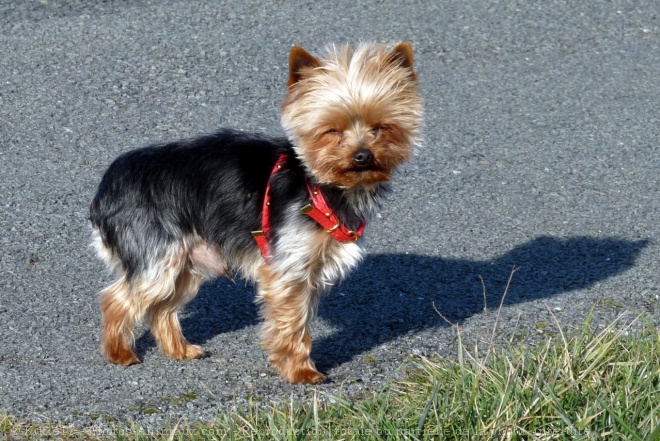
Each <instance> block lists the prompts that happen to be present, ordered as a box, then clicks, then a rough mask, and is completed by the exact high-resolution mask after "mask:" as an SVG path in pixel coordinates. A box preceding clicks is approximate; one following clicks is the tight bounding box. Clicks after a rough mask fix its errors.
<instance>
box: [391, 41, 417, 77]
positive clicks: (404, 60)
mask: <svg viewBox="0 0 660 441" xmlns="http://www.w3.org/2000/svg"><path fill="white" fill-rule="evenodd" d="M390 60H392V62H393V63H398V64H399V65H400V66H401V67H404V68H406V69H409V70H410V74H411V76H412V77H413V78H414V77H415V73H414V71H413V49H412V45H411V44H410V43H408V42H407V41H404V42H401V43H399V44H397V45H396V47H395V48H394V49H392V52H391V53H390Z"/></svg>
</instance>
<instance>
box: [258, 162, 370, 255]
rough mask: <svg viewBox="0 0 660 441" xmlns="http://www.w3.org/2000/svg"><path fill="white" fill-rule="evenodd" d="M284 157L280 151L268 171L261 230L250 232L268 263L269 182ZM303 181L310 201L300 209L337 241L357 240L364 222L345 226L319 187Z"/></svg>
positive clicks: (281, 165)
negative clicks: (356, 225) (351, 226)
mask: <svg viewBox="0 0 660 441" xmlns="http://www.w3.org/2000/svg"><path fill="white" fill-rule="evenodd" d="M286 159H287V155H286V153H282V154H281V155H280V157H279V158H278V159H277V162H276V163H275V166H274V167H273V171H272V172H271V173H270V178H269V179H268V185H267V186H266V193H265V195H264V204H263V208H262V211H261V230H259V231H253V232H252V236H254V240H255V241H256V242H257V246H259V249H260V250H261V255H262V256H263V257H264V260H266V263H270V258H271V257H272V254H271V250H270V183H271V181H272V180H273V176H275V174H276V173H277V172H278V171H280V170H281V169H282V167H283V166H284V163H285V162H286ZM305 183H306V184H307V191H308V192H309V196H310V198H311V199H312V203H311V204H308V205H305V206H304V207H302V208H301V209H300V211H301V212H303V213H304V214H306V215H307V216H309V217H311V218H312V219H314V220H315V221H316V223H318V224H319V225H320V226H321V227H323V229H324V230H325V231H326V233H328V234H330V235H331V236H332V237H333V238H335V240H337V241H339V242H354V241H356V240H358V239H359V238H360V236H362V233H363V232H364V228H365V227H366V224H364V223H363V224H361V225H360V226H359V228H358V229H357V230H356V231H352V230H349V229H348V228H346V226H345V225H344V224H342V223H341V221H340V220H339V218H338V217H337V215H336V214H335V213H334V212H333V211H332V210H331V209H330V207H329V206H328V204H327V202H326V201H325V198H324V197H323V192H322V191H321V188H320V187H319V186H318V185H316V184H310V183H309V181H308V180H307V179H305Z"/></svg>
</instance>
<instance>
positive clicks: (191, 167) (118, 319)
mask: <svg viewBox="0 0 660 441" xmlns="http://www.w3.org/2000/svg"><path fill="white" fill-rule="evenodd" d="M421 120H422V100H421V97H420V94H419V92H418V86H417V81H416V78H415V73H414V71H413V53H412V47H411V45H410V44H409V43H407V42H403V43H400V44H398V45H397V46H396V47H394V48H393V49H388V48H386V47H383V46H379V45H367V44H363V45H360V46H358V47H356V48H351V47H348V46H341V47H335V46H333V47H330V48H329V49H328V51H327V54H326V56H325V57H322V58H317V57H315V56H313V55H311V54H309V53H308V52H307V51H305V50H304V49H302V48H300V47H293V48H292V50H291V53H290V56H289V80H288V91H287V93H286V96H285V98H284V103H283V104H282V117H281V122H282V126H283V128H284V130H285V132H286V134H287V138H268V137H263V136H258V135H254V134H246V133H242V132H237V131H231V130H222V131H220V132H218V133H216V134H213V135H209V136H204V137H201V138H198V139H194V140H188V141H178V142H173V143H169V144H164V145H156V146H150V147H145V148H141V149H138V150H133V151H129V152H127V153H125V154H123V155H121V156H119V157H118V158H117V159H116V160H115V161H114V162H113V163H112V165H110V167H109V168H108V170H107V171H106V173H105V175H104V176H103V179H102V180H101V183H100V185H99V188H98V191H97V193H96V195H95V197H94V199H93V201H92V203H91V207H90V221H91V224H92V228H93V233H92V235H93V238H92V239H93V246H94V247H95V249H96V251H97V253H98V255H99V257H100V258H101V259H102V260H103V261H105V263H106V264H107V265H108V266H109V267H110V268H111V269H112V270H114V272H115V273H116V275H117V280H116V281H115V282H114V283H113V284H112V285H110V286H109V287H107V288H105V289H104V290H103V291H102V292H101V310H102V315H103V318H102V323H103V334H102V343H101V349H102V352H103V354H104V355H105V356H106V357H107V358H108V360H109V361H111V362H112V363H116V364H121V365H130V364H133V363H138V362H139V360H138V358H137V357H136V355H135V353H134V352H133V349H132V348H133V346H134V338H133V326H134V324H135V322H136V321H137V320H140V319H141V318H143V317H148V319H149V321H150V324H151V332H152V334H153V335H154V337H155V339H156V341H157V343H158V346H159V347H160V349H161V350H162V351H163V352H164V353H165V354H167V355H168V356H170V357H172V358H175V359H179V360H189V359H194V358H199V357H201V356H202V355H203V354H204V351H203V349H202V348H201V347H200V346H198V345H193V344H190V343H188V342H187V341H186V339H185V338H184V336H183V334H182V332H181V326H180V324H179V319H178V311H179V309H180V308H181V307H182V306H183V305H185V304H186V303H188V302H189V301H190V300H192V299H193V298H194V297H195V294H196V293H197V291H198V289H199V287H200V285H201V284H202V282H204V280H206V279H208V278H210V277H216V276H228V277H233V275H234V274H235V273H238V274H239V275H240V276H242V277H244V278H245V279H248V280H251V281H255V282H256V283H257V286H258V293H257V300H256V302H257V303H258V304H259V306H260V315H261V317H262V318H263V319H264V322H263V328H262V343H261V344H262V346H263V348H264V349H266V350H267V351H268V353H269V361H270V362H271V363H272V364H273V365H274V366H275V367H276V368H277V369H278V370H279V372H280V373H281V375H282V377H284V379H285V380H287V381H289V382H291V383H320V382H323V381H324V380H325V376H324V375H323V374H321V373H320V372H318V371H317V370H316V367H315V365H314V362H313V361H312V360H311V359H310V352H311V348H312V339H311V337H310V331H309V324H310V321H311V320H312V318H313V317H314V315H315V313H316V310H317V306H318V303H319V296H320V295H321V293H323V292H324V291H327V290H328V289H330V288H331V287H332V286H333V285H334V284H336V283H337V282H339V281H340V280H341V279H342V278H344V277H346V275H347V274H348V273H349V271H351V270H352V269H353V268H354V267H355V266H356V265H357V264H358V263H359V262H360V260H361V259H362V258H363V256H364V250H363V249H362V247H361V246H360V240H359V239H360V237H361V235H362V232H363V230H364V227H365V225H366V224H367V222H368V221H369V219H370V218H371V217H372V215H373V214H374V213H375V211H376V210H377V209H378V207H379V203H380V201H381V198H382V196H383V195H384V193H385V192H386V190H387V188H388V184H387V183H388V182H389V181H390V179H391V178H392V175H393V173H394V171H395V170H396V168H397V167H398V166H399V165H401V164H402V163H403V162H405V161H406V160H408V159H409V158H410V156H411V154H412V152H413V149H414V147H415V145H417V144H418V141H419V131H420V125H421Z"/></svg>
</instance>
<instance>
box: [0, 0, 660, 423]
mask: <svg viewBox="0 0 660 441" xmlns="http://www.w3.org/2000/svg"><path fill="white" fill-rule="evenodd" d="M659 21H660V4H659V3H658V2H654V1H645V2H632V1H620V2H615V3H613V2H610V1H589V2H566V1H559V0H548V1H542V2H541V1H538V2H528V1H522V0H519V1H506V2H495V1H486V0H447V1H442V2H438V1H426V2H423V1H417V2H404V1H400V2H399V1H377V2H362V1H353V0H351V1H343V0H342V1H334V2H328V3H327V4H325V3H323V4H322V3H319V2H312V1H309V2H303V1H289V2H270V1H228V2H213V1H195V2H190V1H176V0H164V1H160V0H159V1H155V0H154V1H144V2H142V1H133V2H124V1H114V0H110V1H104V2H99V4H94V3H93V2H88V1H61V2H56V1H52V0H49V1H23V0H16V1H7V0H5V1H2V2H0V250H1V251H0V410H4V411H6V412H9V413H11V414H13V415H16V416H18V417H19V418H21V419H25V420H36V421H41V420H48V419H50V420H55V421H59V422H63V423H72V424H78V425H89V424H91V425H100V424H105V423H107V422H108V421H116V420H114V419H115V418H116V419H118V420H119V421H139V422H142V423H144V424H146V425H151V426H153V425H157V424H160V423H161V422H163V421H167V420H169V421H173V422H176V421H178V420H179V419H184V420H199V419H202V420H205V419H208V418H211V417H212V416H213V415H215V414H217V413H218V412H222V411H224V410H226V409H231V408H234V407H240V406H241V405H242V404H244V403H245V402H246V400H247V399H248V398H249V397H253V398H254V400H255V402H264V403H269V402H272V401H276V400H285V401H286V400H290V399H293V400H294V401H302V400H305V399H308V398H309V397H310V395H311V394H313V393H314V391H317V390H318V391H322V392H327V393H330V394H333V393H337V392H339V391H340V390H341V391H342V392H343V393H346V394H348V395H349V396H359V395H360V394H362V393H364V392H365V391H369V390H378V389H380V388H381V387H383V386H384V385H385V384H386V382H387V381H388V379H390V378H392V377H395V376H396V375H398V373H399V372H400V368H401V366H402V365H403V363H404V361H405V360H406V359H407V358H408V357H409V356H420V355H433V354H440V355H444V356H450V357H451V356H453V354H454V352H455V350H456V349H455V348H456V337H455V331H454V329H452V328H451V327H450V326H448V325H447V324H446V323H445V322H444V321H443V320H442V319H441V318H440V317H439V315H438V314H437V313H436V312H435V310H434V305H435V307H436V308H438V310H439V311H441V312H442V313H443V314H444V315H445V317H447V318H448V319H449V320H451V321H454V322H456V323H460V325H461V327H462V332H463V333H464V335H465V338H472V339H473V340H475V341H477V340H479V339H481V338H486V337H487V336H490V334H491V329H492V326H493V323H494V321H495V316H496V307H497V305H498V304H499V301H500V298H501V296H502V293H503V292H504V288H505V286H506V282H507V280H508V278H509V275H510V273H511V269H512V267H513V266H516V267H519V269H518V271H517V272H516V273H515V274H514V276H513V279H512V281H511V286H510V289H509V291H508V294H507V297H506V299H505V306H504V308H503V310H502V312H501V317H500V321H499V324H500V330H501V331H502V333H503V335H504V336H511V335H518V334H520V336H522V337H524V336H525V335H534V334H535V333H536V332H537V330H538V329H543V328H544V326H545V325H546V324H547V325H549V326H550V327H552V324H553V318H552V316H551V313H550V311H552V312H553V313H554V314H555V315H556V317H557V319H558V320H559V321H560V322H561V323H562V325H563V326H565V327H566V328H567V329H570V328H571V327H572V326H579V325H581V324H582V323H583V322H584V320H585V317H586V316H587V314H588V313H589V311H590V309H591V308H592V307H594V305H596V306H595V309H594V323H595V324H599V325H603V324H606V323H608V322H609V321H611V320H612V319H613V318H615V317H616V316H618V315H619V314H621V313H627V314H628V317H632V316H633V315H634V314H636V313H643V314H644V315H645V317H647V318H648V319H649V320H650V321H651V322H652V323H654V324H655V325H656V326H657V325H659V324H660V301H659V296H660V289H659V282H660V261H659V259H660V258H659V256H660V252H659V251H660V250H659V246H658V242H657V239H658V237H659V236H660V221H659V220H660V184H659V180H660V178H659V177H658V175H659V171H660V147H659V145H658V144H659V133H660V121H659V119H658V115H659V109H660V87H659V83H658V79H659V78H660V47H659V46H660V44H659V42H660V26H659V24H660V23H659ZM360 40H368V41H379V42H398V41H400V40H410V41H411V42H412V43H413V46H414V48H415V51H416V52H415V53H416V68H417V72H418V76H419V79H420V82H421V87H422V92H423V95H424V98H425V109H426V118H425V142H424V144H425V145H424V147H423V148H422V149H420V151H419V153H418V154H417V156H416V158H415V159H414V160H413V161H412V162H411V163H410V164H409V165H407V166H406V167H405V168H404V169H403V170H402V172H401V173H400V174H399V175H398V176H397V179H396V182H395V183H394V192H393V193H392V195H391V197H390V200H389V201H388V203H387V204H386V206H385V207H384V209H383V211H382V213H381V214H380V216H379V218H378V219H376V221H375V222H373V224H371V225H370V226H369V228H368V230H367V248H368V250H369V253H370V256H369V257H368V259H367V260H366V262H365V263H364V265H362V266H361V268H360V269H359V270H358V271H356V272H355V273H354V274H353V275H352V276H351V277H350V278H349V279H348V280H347V281H346V282H344V283H343V284H342V285H341V286H340V287H338V288H336V289H334V290H333V291H332V292H331V293H330V294H329V295H328V296H327V297H326V298H324V299H323V301H322V305H321V309H320V318H319V320H317V322H316V323H315V325H314V331H313V332H314V335H315V346H314V358H315V360H316V361H317V365H318V366H319V367H320V368H321V369H322V370H323V371H324V372H326V373H327V374H329V376H330V377H331V378H332V380H333V381H332V382H330V383H327V384H323V385H320V386H314V387H308V386H290V385H287V384H285V383H283V382H282V380H280V379H279V377H278V375H277V374H276V372H275V371H274V370H273V369H272V368H271V367H270V366H269V365H268V363H267V362H266V357H265V354H264V353H263V351H262V350H261V349H260V348H259V346H258V341H257V327H258V317H257V314H256V308H255V306H254V305H253V303H252V302H253V299H254V291H253V288H252V287H251V286H246V285H245V284H244V283H242V282H240V281H239V282H238V283H237V284H235V285H233V284H231V283H230V282H229V281H227V280H218V281H216V282H214V283H209V284H207V285H205V286H204V287H203V288H202V290H201V292H200V294H199V296H198V298H197V299H196V300H195V301H194V302H193V303H191V304H190V305H189V307H188V308H187V309H186V312H185V316H184V318H183V327H184V332H185V334H186V335H187V337H188V338H189V340H191V341H193V342H195V343H201V344H203V345H204V347H205V348H206V350H207V351H208V352H209V356H208V357H206V358H204V359H201V360H198V361H192V362H175V361H172V360H169V359H166V358H165V357H164V356H163V355H162V354H161V353H160V352H159V351H157V350H156V349H155V347H154V342H153V340H152V339H151V337H150V336H149V334H148V331H147V329H146V328H145V327H140V328H138V330H137V348H138V353H139V355H140V357H141V358H143V359H144V362H143V363H142V364H140V365H136V366H132V367H129V368H125V367H117V366H111V365H109V364H107V363H106V362H105V360H104V359H103V358H102V357H101V355H100V354H99V352H98V344H99V329H100V328H99V310H98V305H97V292H98V291H99V290H100V289H101V288H102V287H103V286H105V285H106V284H107V283H108V282H109V281H110V278H109V276H108V275H107V274H106V273H105V271H104V269H103V267H102V265H101V264H100V262H98V261H97V260H96V259H95V257H94V256H93V253H92V251H91V250H90V249H89V248H88V243H89V230H88V225H87V221H86V219H87V209H88V203H89V201H90V200H91V197H92V195H93V193H94V191H95V186H96V185H97V184H98V181H99V179H100V177H101V174H102V172H103V171H104V169H105V168H106V167H107V166H108V165H109V163H110V162H111V160H112V159H113V158H114V157H115V156H116V155H118V154H119V153H120V152H123V151H126V150H128V149H131V148H135V147H138V146H141V145H144V144H147V143H151V142H156V141H165V140H172V139H177V138H181V137H190V136H194V135H197V134H202V133H208V132H211V131H213V130H215V129H216V128H219V127H225V126H226V127H234V128H240V129H244V130H249V131H258V132H262V133H267V134H281V133H282V132H281V129H280V128H279V124H278V107H279V103H280V100H281V97H282V94H283V92H284V83H285V81H286V75H287V74H286V60H287V55H288V50H289V48H290V46H291V45H293V44H296V45H302V46H303V47H306V48H308V49H310V50H312V51H313V50H315V49H318V48H321V47H323V46H324V45H325V44H327V43H330V42H356V41H360ZM481 280H483V287H482V282H481ZM482 288H485V290H486V298H487V306H488V310H487V311H486V312H484V301H483V294H482V291H483V289H482ZM546 329H547V328H546Z"/></svg>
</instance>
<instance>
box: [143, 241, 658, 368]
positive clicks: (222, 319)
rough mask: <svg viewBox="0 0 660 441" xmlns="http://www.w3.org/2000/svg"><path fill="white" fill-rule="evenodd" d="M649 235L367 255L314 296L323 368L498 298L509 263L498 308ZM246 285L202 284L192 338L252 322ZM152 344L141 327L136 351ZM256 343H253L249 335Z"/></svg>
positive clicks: (553, 288)
mask: <svg viewBox="0 0 660 441" xmlns="http://www.w3.org/2000/svg"><path fill="white" fill-rule="evenodd" d="M648 243H649V241H648V240H639V241H629V240H623V239H619V238H592V237H584V236H580V237H569V238H562V239H560V238H554V237H548V236H543V237H538V238H536V239H534V240H532V241H530V242H527V243H525V244H523V245H520V246H517V247H515V248H513V249H512V250H510V251H509V252H507V253H506V254H504V255H502V256H500V257H498V258H496V259H493V260H488V261H472V260H460V259H455V260H453V259H443V258H438V257H429V256H420V255H412V254H380V255H378V254H376V255H369V256H368V257H367V258H366V260H365V262H363V263H362V264H361V265H360V267H359V268H358V269H357V270H356V271H355V272H354V273H353V274H352V275H351V277H349V279H348V280H346V281H345V282H344V283H343V284H342V285H341V286H339V287H336V288H334V289H333V290H332V292H331V293H330V294H328V295H326V296H325V297H324V298H322V300H321V306H320V308H319V315H320V317H321V318H322V319H323V320H325V321H327V322H329V324H330V325H331V326H332V327H333V328H334V329H336V332H334V333H332V334H331V335H329V336H326V337H324V338H321V339H317V340H315V341H314V354H313V358H314V359H315V361H316V362H317V366H318V367H319V368H320V369H321V370H327V369H329V368H331V367H332V366H337V365H340V364H342V363H345V362H347V361H349V360H351V359H352V358H354V357H355V356H358V355H360V354H362V353H364V352H365V351H368V350H370V349H372V348H374V347H376V346H378V345H380V344H383V343H385V342H387V341H391V340H393V339H395V338H397V337H398V336H401V335H404V334H408V333H411V332H412V333H414V332H416V331H421V330H424V329H427V328H431V327H436V326H446V322H445V321H444V320H443V319H442V318H441V317H440V316H439V315H438V314H437V313H436V312H435V310H434V306H433V305H435V307H436V308H437V309H438V310H440V311H441V312H442V314H443V315H444V317H446V318H447V319H448V320H450V321H452V322H454V323H456V322H460V321H461V320H464V319H466V318H468V317H470V316H472V315H474V314H478V313H479V312H481V311H483V308H484V294H483V293H484V289H485V293H486V302H487V304H488V305H489V307H495V306H497V305H499V302H500V300H501V296H502V294H503V293H504V290H505V287H506V284H507V281H508V279H509V276H510V275H511V271H512V268H513V267H516V268H518V270H517V271H516V273H515V275H514V279H513V282H512V284H511V286H510V287H509V290H508V292H507V296H506V299H505V305H513V304H516V303H520V302H526V301H530V300H535V299H546V298H550V297H553V296H556V295H558V294H562V293H565V292H569V291H573V290H577V289H581V288H586V287H589V286H591V285H593V284H594V283H596V282H598V281H601V280H604V279H607V278H609V277H613V276H616V275H618V274H621V273H622V272H624V271H626V270H628V269H629V268H631V267H632V266H633V265H634V264H635V261H636V259H637V257H638V256H639V254H640V252H641V251H642V250H643V249H644V248H645V247H646V246H647V245H648ZM253 302H254V287H252V286H249V285H245V283H243V282H242V281H239V282H237V283H236V284H232V283H231V282H230V281H228V280H227V279H217V280H215V281H212V282H209V283H206V284H205V285H204V286H202V288H201V289H200V292H199V294H198V296H197V297H196V298H195V300H194V301H193V302H191V304H190V305H188V307H187V310H186V314H185V317H184V318H183V319H182V327H183V331H184V334H185V335H186V337H187V338H188V340H189V341H191V342H192V343H197V344H202V345H203V344H204V343H206V342H207V341H208V340H210V339H212V338H213V337H215V336H217V335H219V334H223V333H226V332H231V331H236V330H239V329H242V328H244V327H247V326H251V325H254V324H256V323H258V321H259V318H258V314H257V308H256V307H255V305H254V303H253ZM152 345H153V339H151V337H150V336H149V334H148V333H145V335H144V336H143V337H141V338H140V339H139V340H138V342H137V349H138V352H144V351H145V350H146V349H147V348H148V347H149V346H152ZM255 348H257V344H256V342H255Z"/></svg>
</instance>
